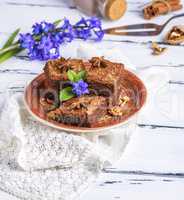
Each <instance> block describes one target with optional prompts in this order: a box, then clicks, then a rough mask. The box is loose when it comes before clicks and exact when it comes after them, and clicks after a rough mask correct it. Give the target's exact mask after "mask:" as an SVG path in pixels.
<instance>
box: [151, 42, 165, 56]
mask: <svg viewBox="0 0 184 200" xmlns="http://www.w3.org/2000/svg"><path fill="white" fill-rule="evenodd" d="M151 49H152V50H153V52H152V54H153V55H156V56H157V55H161V54H162V53H164V52H165V51H166V50H167V48H165V47H160V46H159V45H158V44H157V43H156V42H152V45H151Z"/></svg>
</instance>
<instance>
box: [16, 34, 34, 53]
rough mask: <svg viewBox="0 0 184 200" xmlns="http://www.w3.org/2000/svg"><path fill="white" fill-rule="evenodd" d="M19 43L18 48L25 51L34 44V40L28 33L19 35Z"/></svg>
mask: <svg viewBox="0 0 184 200" xmlns="http://www.w3.org/2000/svg"><path fill="white" fill-rule="evenodd" d="M19 42H20V46H21V47H22V48H25V49H26V48H27V49H30V48H32V47H33V45H34V43H35V41H34V38H33V36H32V35H31V34H30V33H26V34H20V38H19Z"/></svg>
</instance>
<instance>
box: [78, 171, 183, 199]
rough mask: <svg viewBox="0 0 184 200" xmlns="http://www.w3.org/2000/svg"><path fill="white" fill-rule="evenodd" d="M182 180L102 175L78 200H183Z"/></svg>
mask: <svg viewBox="0 0 184 200" xmlns="http://www.w3.org/2000/svg"><path fill="white" fill-rule="evenodd" d="M183 188H184V179H180V178H167V177H154V176H142V175H124V174H103V176H102V177H101V179H100V180H98V182H97V184H96V185H95V186H94V187H93V188H92V189H91V190H90V191H89V192H87V193H86V194H85V195H83V197H82V198H81V199H80V200H85V199H88V200H94V199H97V200H100V199H106V200H117V199H118V200H135V199H138V200H140V199H142V200H144V199H145V200H147V199H149V200H155V199H156V200H163V199H167V200H173V199H177V200H183Z"/></svg>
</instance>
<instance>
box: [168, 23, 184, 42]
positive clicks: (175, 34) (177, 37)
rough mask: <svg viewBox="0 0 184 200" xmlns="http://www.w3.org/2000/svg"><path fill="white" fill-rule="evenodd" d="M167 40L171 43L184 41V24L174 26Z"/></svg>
mask: <svg viewBox="0 0 184 200" xmlns="http://www.w3.org/2000/svg"><path fill="white" fill-rule="evenodd" d="M165 41H166V42H168V43H169V44H181V43H183V42H184V26H174V27H173V28H172V29H171V30H170V31H169V32H168V34H167V35H166V38H165Z"/></svg>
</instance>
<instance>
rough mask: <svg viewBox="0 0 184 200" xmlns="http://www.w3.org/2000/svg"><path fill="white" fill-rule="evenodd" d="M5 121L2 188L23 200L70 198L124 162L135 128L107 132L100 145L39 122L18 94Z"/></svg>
mask: <svg viewBox="0 0 184 200" xmlns="http://www.w3.org/2000/svg"><path fill="white" fill-rule="evenodd" d="M8 99H9V101H8V102H6V104H5V105H4V106H3V107H2V112H1V118H0V189H2V190H4V191H6V192H8V193H10V194H13V195H15V196H17V197H19V198H22V199H30V200H31V199H34V200H37V199H42V200H43V199H44V200H69V199H72V198H74V197H77V196H79V195H80V194H81V193H82V192H84V191H85V190H86V188H87V187H88V186H89V185H90V184H91V183H92V182H93V181H94V180H95V179H96V177H97V176H98V175H99V173H100V171H101V169H102V168H103V167H104V166H105V164H112V163H113V162H114V161H115V160H117V159H119V158H120V156H121V155H122V152H123V151H124V148H125V146H126V144H127V143H128V141H129V138H130V135H131V133H132V130H133V128H134V125H133V124H127V125H126V126H125V127H124V128H123V129H122V127H119V128H115V129H113V130H109V131H106V133H105V134H101V133H100V136H99V138H98V140H96V141H95V142H91V141H89V140H88V137H87V136H86V138H85V137H82V136H77V135H72V134H68V133H65V132H62V131H59V130H56V129H53V128H50V127H46V126H44V125H42V124H40V123H39V122H37V121H35V120H34V119H33V118H32V117H31V116H30V114H29V113H28V112H27V110H26V109H25V107H24V105H23V101H22V95H13V96H11V97H10V98H8Z"/></svg>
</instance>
